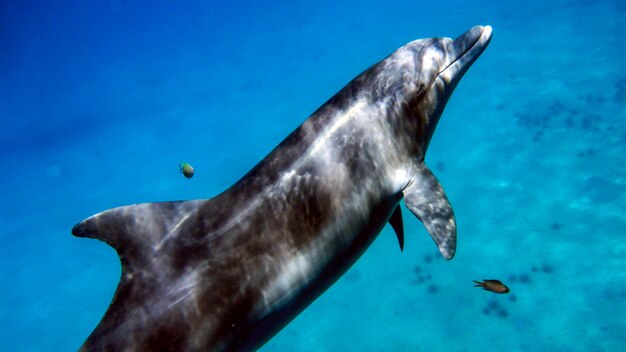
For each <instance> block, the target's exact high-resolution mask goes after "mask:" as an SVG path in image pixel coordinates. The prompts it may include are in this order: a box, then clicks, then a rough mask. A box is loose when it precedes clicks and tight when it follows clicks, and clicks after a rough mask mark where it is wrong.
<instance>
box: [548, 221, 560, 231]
mask: <svg viewBox="0 0 626 352" xmlns="http://www.w3.org/2000/svg"><path fill="white" fill-rule="evenodd" d="M562 227H563V224H561V223H558V222H553V223H552V225H550V229H552V230H554V231H558V230H560V229H561V228H562Z"/></svg>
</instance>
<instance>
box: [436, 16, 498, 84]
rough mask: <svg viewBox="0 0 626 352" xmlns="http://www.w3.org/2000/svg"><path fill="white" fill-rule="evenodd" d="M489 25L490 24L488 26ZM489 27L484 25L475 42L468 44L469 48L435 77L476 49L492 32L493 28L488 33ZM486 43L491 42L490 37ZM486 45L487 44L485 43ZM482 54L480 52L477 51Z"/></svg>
mask: <svg viewBox="0 0 626 352" xmlns="http://www.w3.org/2000/svg"><path fill="white" fill-rule="evenodd" d="M487 27H489V26H487ZM486 30H487V28H486V27H484V28H483V30H482V32H481V33H480V35H479V36H476V39H475V40H474V42H473V43H472V45H468V46H467V48H465V50H463V52H462V53H461V54H460V55H458V56H457V57H456V58H455V59H454V60H452V61H451V62H450V63H449V64H448V65H446V67H444V68H443V69H442V70H441V71H439V73H437V76H436V77H435V79H437V78H439V76H440V75H441V74H442V73H444V72H445V71H446V70H447V69H449V68H450V67H451V66H452V65H454V64H456V63H457V62H458V61H459V60H461V59H463V58H464V57H465V55H467V53H469V52H470V51H472V49H474V48H475V47H476V46H477V45H478V44H479V43H480V42H481V39H483V37H486V36H487V35H489V34H490V33H491V30H489V31H488V32H489V33H488V34H487V33H486ZM483 42H484V43H485V44H486V43H488V42H489V38H486V40H484V41H483ZM485 47H486V45H485ZM477 54H480V53H477Z"/></svg>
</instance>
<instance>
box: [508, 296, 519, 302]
mask: <svg viewBox="0 0 626 352" xmlns="http://www.w3.org/2000/svg"><path fill="white" fill-rule="evenodd" d="M509 301H511V302H517V297H516V296H515V295H510V296H509Z"/></svg>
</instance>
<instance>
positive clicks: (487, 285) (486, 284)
mask: <svg viewBox="0 0 626 352" xmlns="http://www.w3.org/2000/svg"><path fill="white" fill-rule="evenodd" d="M472 281H474V282H475V283H476V285H474V287H482V288H483V289H484V290H485V291H491V292H493V293H509V292H510V291H511V290H509V288H508V287H506V285H505V284H503V283H502V281H500V280H483V281H482V282H480V281H476V280H472Z"/></svg>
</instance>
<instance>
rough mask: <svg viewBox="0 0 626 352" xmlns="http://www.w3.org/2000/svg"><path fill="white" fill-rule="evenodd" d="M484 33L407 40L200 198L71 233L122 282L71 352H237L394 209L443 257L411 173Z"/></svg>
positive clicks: (425, 179)
mask: <svg viewBox="0 0 626 352" xmlns="http://www.w3.org/2000/svg"><path fill="white" fill-rule="evenodd" d="M490 38H491V28H490V27H480V26H476V27H474V28H472V29H470V30H469V31H468V32H466V33H465V34H463V35H462V36H460V37H459V38H457V39H456V40H452V39H449V38H430V39H423V40H416V41H413V42H411V43H408V44H407V45H405V46H403V47H401V48H399V49H398V50H397V51H396V52H394V53H393V54H391V55H390V56H389V57H388V58H386V59H385V60H383V61H381V62H379V63H378V64H376V65H374V66H372V67H371V68H370V69H368V70H366V71H365V72H363V73H362V74H361V75H359V76H358V77H357V78H355V79H354V80H353V81H352V82H350V83H349V84H348V85H347V86H346V87H345V88H344V89H342V90H341V91H340V92H339V93H337V94H336V95H335V96H334V97H332V98H331V99H330V100H329V101H328V102H327V103H326V104H324V105H322V107H320V108H319V109H318V110H317V111H316V112H315V113H314V114H313V115H311V117H309V119H307V120H306V121H305V122H304V123H303V124H302V125H301V126H300V127H298V128H297V129H296V130H295V131H294V132H293V133H292V134H290V135H289V136H288V137H287V138H286V139H285V140H284V141H283V142H282V143H281V144H280V145H279V146H278V147H277V148H276V149H274V150H273V151H272V152H271V153H270V154H269V155H268V156H267V157H266V158H264V159H263V160H262V161H261V162H260V163H259V164H258V165H257V166H255V167H254V168H253V169H252V170H251V171H250V172H248V173H247V174H246V175H245V176H244V177H243V178H241V179H240V180H239V181H238V182H236V183H235V184H234V185H233V186H231V187H230V188H229V189H227V190H226V191H224V192H223V193H221V194H219V195H217V196H216V197H214V198H212V199H208V200H195V201H179V202H161V203H143V204H136V205H130V206H125V207H119V208H114V209H110V210H107V211H104V212H102V213H99V214H96V215H94V216H91V217H89V218H87V219H86V220H84V221H82V222H81V223H79V224H77V225H76V226H75V227H74V228H73V229H72V233H73V234H74V235H76V236H79V237H91V238H97V239H100V240H102V241H105V242H106V243H108V244H109V245H110V246H111V247H113V248H114V249H115V250H116V251H117V252H118V255H119V257H120V261H121V264H122V277H121V278H120V283H119V285H118V288H117V291H116V293H115V297H114V298H113V301H112V302H111V305H110V306H109V309H108V310H107V312H106V313H105V315H104V317H103V318H102V320H101V321H100V323H99V324H98V326H97V327H96V329H95V330H94V331H93V332H92V333H91V335H90V336H89V337H88V338H87V340H86V341H85V343H84V344H83V346H82V348H81V350H83V351H207V350H210V351H235V350H245V351H247V350H251V349H255V348H258V347H260V346H261V345H263V344H264V343H265V342H267V341H268V340H269V339H270V338H271V337H272V336H273V335H274V334H275V333H276V332H277V331H278V330H280V329H281V328H282V327H283V326H284V325H285V324H287V323H288V322H289V321H291V319H293V318H294V317H295V316H296V315H297V314H298V313H300V312H301V311H302V310H303V309H304V308H306V306H307V305H308V304H310V303H311V302H312V301H313V300H314V299H315V298H317V297H318V296H319V295H320V294H322V293H323V292H324V290H326V289H327V288H328V287H329V286H330V285H332V284H333V283H334V282H335V281H336V280H337V279H338V278H339V277H340V276H341V275H342V274H343V273H344V272H345V271H346V270H348V268H349V267H350V266H351V265H352V264H353V263H354V262H355V261H356V260H357V259H358V258H359V256H360V255H361V254H362V253H363V252H364V251H365V250H366V249H367V247H368V246H369V245H370V244H371V243H372V241H373V240H374V239H375V238H376V236H377V234H378V233H379V232H380V231H381V229H382V228H383V226H385V224H386V223H387V222H389V223H390V224H391V225H392V227H393V229H394V231H395V233H396V235H397V237H398V240H399V244H400V249H402V248H403V245H404V228H403V225H402V213H401V211H400V207H399V204H398V203H399V202H400V200H401V199H402V198H404V200H405V204H406V206H407V208H408V209H409V210H410V211H411V213H413V214H414V215H415V216H416V217H417V218H418V219H419V220H421V221H422V223H423V224H424V226H425V227H426V230H427V231H428V232H429V234H430V235H431V237H432V238H433V240H434V241H435V244H436V245H437V247H438V248H439V251H440V252H441V254H442V255H443V256H444V258H446V259H451V258H452V257H453V255H454V253H455V250H456V222H455V218H454V214H453V212H452V208H451V206H450V203H449V202H448V199H447V197H446V195H445V192H444V191H443V188H442V187H441V185H440V184H439V182H438V181H437V179H436V178H435V176H434V175H433V174H432V172H431V171H430V170H429V169H428V168H427V167H426V165H425V164H424V155H425V153H426V149H427V148H428V144H429V141H430V138H431V137H432V133H433V132H434V129H435V126H436V124H437V121H438V120H439V117H440V115H441V113H442V111H443V107H444V106H445V104H446V102H447V101H448V98H449V96H450V94H451V93H452V91H453V90H454V88H455V87H456V85H457V83H458V81H459V80H460V78H461V77H462V76H463V74H464V73H465V71H467V69H468V68H469V66H470V65H471V64H472V63H473V62H474V60H476V58H477V57H478V56H479V55H480V54H481V53H482V51H483V50H484V49H485V48H486V46H487V44H488V43H489V40H490Z"/></svg>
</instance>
